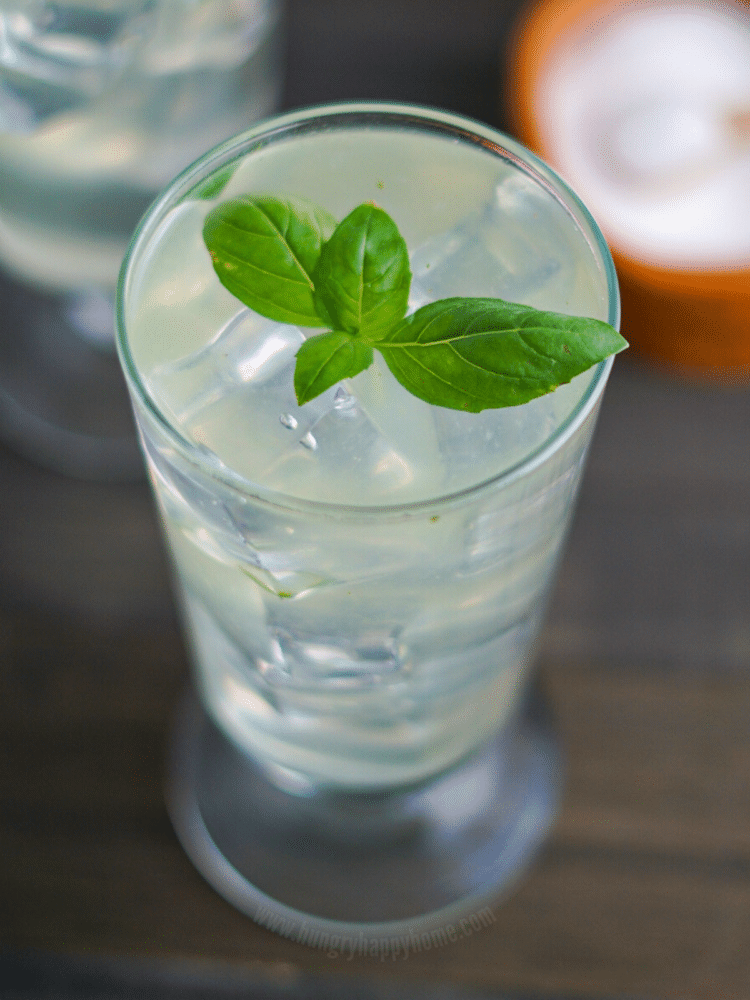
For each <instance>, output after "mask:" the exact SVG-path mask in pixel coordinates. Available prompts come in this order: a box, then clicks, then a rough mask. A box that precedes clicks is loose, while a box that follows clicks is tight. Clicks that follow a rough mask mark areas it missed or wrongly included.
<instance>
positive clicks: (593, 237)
mask: <svg viewBox="0 0 750 1000" xmlns="http://www.w3.org/2000/svg"><path fill="white" fill-rule="evenodd" d="M363 125H369V126H370V127H373V126H377V127H380V128H386V127H388V126H390V127H397V126H400V127H402V128H411V129H414V130H415V131H425V130H426V131H429V132H431V133H433V134H442V135H452V136H453V138H457V139H462V140H464V141H468V142H471V143H473V144H474V145H477V146H481V147H484V148H485V149H487V150H488V151H489V152H490V153H494V154H495V155H497V156H500V157H502V158H503V159H506V160H509V161H511V162H513V163H514V164H515V165H516V166H518V167H519V168H520V169H522V170H523V171H524V172H525V173H526V174H527V175H529V176H531V177H532V178H533V179H534V180H536V181H537V182H538V183H540V184H541V185H542V186H543V187H544V188H545V189H546V190H547V192H548V193H549V194H551V195H552V196H553V197H554V198H555V200H556V201H557V202H558V204H559V205H560V206H561V207H562V208H563V209H564V210H565V212H566V214H567V215H568V216H569V217H570V218H571V220H572V221H573V223H574V224H575V225H576V226H577V228H578V229H579V230H580V231H581V233H582V235H583V236H584V238H585V239H586V242H587V243H588V245H589V247H590V249H591V254H592V260H593V261H594V262H595V263H596V264H597V266H598V268H599V269H600V271H601V273H602V275H603V278H604V279H605V281H606V292H607V304H608V317H607V322H608V323H609V324H610V325H612V326H613V327H615V328H616V329H619V323H620V297H619V287H618V283H617V274H616V271H615V266H614V262H613V260H612V256H611V253H610V250H609V247H608V245H607V243H606V241H605V239H604V236H603V234H602V232H601V230H600V229H599V226H598V224H597V222H596V220H595V219H594V217H593V216H592V215H591V213H590V212H589V210H588V209H587V208H586V206H585V205H584V204H583V202H582V201H581V199H580V198H579V197H578V195H576V194H575V192H574V191H573V190H572V189H571V188H570V187H569V186H568V185H567V183H566V182H565V181H564V180H563V179H562V178H561V177H560V176H559V175H558V174H557V173H556V172H555V171H554V170H553V169H552V168H551V167H550V166H549V165H548V164H546V163H544V161H542V160H540V159H539V157H537V156H536V155H535V154H534V153H533V152H531V151H530V150H529V149H527V148H526V147H525V146H523V145H522V144H521V143H520V142H518V141H517V140H516V139H513V138H512V137H511V136H508V135H506V134H505V133H503V132H501V131H499V130H498V129H495V128H493V127H491V126H489V125H486V124H484V123H483V122H480V121H477V120H475V119H472V118H469V117H467V116H465V115H461V114H457V113H455V112H452V111H444V110H441V109H439V108H433V107H429V106H425V105H415V104H405V103H400V102H389V101H346V102H337V103H331V104H320V105H313V106H310V107H307V108H299V109H295V110H293V111H287V112H283V113H281V114H278V115H274V116H273V117H270V118H266V119H264V120H263V121H260V122H257V123H256V124H254V125H253V126H252V127H250V128H248V129H247V130H245V131H244V132H241V133H240V134H238V135H236V136H233V137H232V138H230V139H227V140H226V141H224V142H222V143H220V144H219V145H217V146H215V147H213V148H212V149H210V150H208V151H207V152H206V153H204V154H203V155H202V156H201V157H199V158H198V159H197V160H195V161H194V162H193V163H192V164H190V165H189V166H188V167H186V168H185V170H183V171H182V172H181V173H180V174H178V175H177V177H175V179H174V180H173V181H172V182H171V183H170V184H168V185H167V187H166V188H164V189H163V190H162V192H161V193H160V194H159V195H158V196H157V197H156V199H155V200H154V201H153V202H152V204H151V205H150V207H149V208H148V209H147V210H146V212H145V214H144V215H143V216H142V218H141V220H140V222H139V224H138V226H137V227H136V229H135V231H134V233H133V235H132V238H131V240H130V244H129V247H128V250H127V252H126V254H125V257H124V259H123V262H122V267H121V269H120V277H119V281H118V286H117V293H116V301H115V332H116V346H117V352H118V354H119V357H120V364H121V367H122V369H123V372H124V375H125V379H126V381H127V383H128V388H129V390H130V393H131V396H133V397H135V398H136V399H137V400H138V402H139V404H140V405H141V406H142V407H143V408H144V409H145V411H146V413H147V414H148V416H149V417H150V419H152V420H155V421H156V423H157V424H158V426H159V429H160V431H161V432H162V433H163V434H165V435H166V437H167V438H168V439H169V441H170V444H171V445H172V446H173V447H174V448H175V449H176V451H177V452H178V453H179V454H180V455H181V457H182V458H183V459H184V460H185V461H187V462H188V464H190V465H193V466H194V467H196V468H198V469H200V470H201V472H202V473H203V474H205V475H207V476H209V477H210V478H211V479H214V480H217V481H218V482H220V483H222V485H224V486H225V487H229V488H230V489H232V490H234V491H237V492H239V493H241V494H243V495H245V496H251V497H253V498H254V499H256V500H261V501H264V502H266V503H270V504H272V505H274V506H276V507H283V508H286V509H294V510H298V511H309V512H310V513H319V514H323V513H328V514H336V515H342V514H350V515H357V514H360V515H377V514H383V515H385V514H405V513H409V512H412V513H415V514H416V513H421V512H424V511H425V510H427V509H432V508H434V507H446V506H451V505H452V504H453V503H460V502H462V501H465V500H467V499H468V498H471V497H474V496H477V495H478V494H480V493H485V492H487V491H489V490H492V489H500V488H502V487H503V486H505V485H509V484H510V483H511V482H514V481H516V480H518V479H520V478H522V477H523V476H525V475H528V474H529V473H530V472H532V471H533V470H534V469H536V468H538V467H539V466H541V465H543V464H544V462H546V461H547V460H548V459H549V458H551V457H552V455H554V454H555V453H556V452H557V451H559V449H560V448H561V447H562V446H563V445H564V444H565V442H566V441H567V440H569V439H570V437H572V435H573V434H574V433H575V431H576V430H577V429H578V427H579V426H580V425H581V424H582V423H583V422H584V421H585V420H586V419H587V417H588V416H589V414H590V413H591V411H592V410H593V409H594V407H595V406H596V405H597V403H598V400H599V398H600V396H601V395H602V392H603V391H604V387H605V385H606V382H607V378H608V375H609V371H610V369H611V367H612V364H613V362H614V357H609V358H607V359H606V360H605V361H602V362H600V363H599V364H598V365H596V366H595V369H596V370H595V372H594V374H593V376H592V378H591V381H590V382H589V385H588V386H587V387H586V389H585V390H584V392H583V393H582V395H581V398H580V399H579V400H578V402H577V403H576V405H575V407H574V408H573V410H572V411H571V412H570V413H569V414H568V416H567V417H566V418H565V419H564V420H563V421H561V422H560V423H559V424H557V425H556V427H555V428H554V430H553V431H552V432H551V433H550V434H549V435H548V436H547V437H546V438H545V439H544V441H543V442H542V443H541V444H540V445H538V446H537V447H536V448H534V449H533V450H532V451H531V452H530V453H529V454H527V455H526V456H525V457H524V458H522V459H521V460H519V461H518V462H516V463H514V464H513V465H511V466H510V467H509V468H507V469H504V470H502V471H501V472H499V473H496V474H495V475H493V476H490V477H488V478H486V479H482V480H480V481H479V482H476V483H472V484H471V485H469V486H466V487H463V488H462V489H460V490H455V491H451V492H447V493H443V494H439V495H436V496H434V497H427V498H424V499H421V500H413V501H405V502H401V503H380V504H352V503H335V502H331V501H324V500H312V499H306V498H304V497H297V496H295V495H293V494H288V493H284V492H282V491H280V490H276V489H273V488H271V487H267V486H265V485H264V484H262V483H258V482H255V481H254V480H251V479H247V478H246V477H244V476H242V475H240V474H239V473H237V472H234V471H233V470H232V469H231V468H229V467H228V466H225V465H223V463H221V464H220V463H219V462H218V460H217V461H216V462H213V461H212V460H211V456H210V453H207V452H205V451H202V450H200V449H199V448H198V446H197V445H196V444H195V443H194V442H193V441H191V440H190V439H189V438H188V437H186V436H185V435H183V433H182V432H181V431H180V429H179V428H178V427H177V426H175V424H174V423H173V421H172V420H170V418H169V417H168V416H167V415H166V414H165V413H164V412H163V409H162V408H161V407H160V405H159V403H158V402H157V400H156V399H154V398H153V397H152V395H151V394H150V393H149V392H148V390H147V388H146V385H145V383H144V380H143V379H142V377H141V375H140V372H139V371H138V367H137V365H136V363H135V360H134V358H133V355H132V352H131V350H130V345H129V342H128V336H127V329H126V321H125V304H126V301H127V298H128V291H129V287H130V282H131V279H132V275H133V273H134V272H135V270H136V268H137V265H138V258H139V256H140V253H141V251H142V250H144V249H145V248H147V247H148V246H149V244H150V242H151V240H152V238H153V237H154V234H155V233H156V232H158V229H159V226H160V225H161V223H162V221H163V218H164V215H165V213H166V211H168V210H169V209H171V208H173V207H174V206H176V205H177V204H179V202H180V201H181V200H182V198H183V197H184V196H185V195H186V194H188V193H189V191H190V190H191V189H193V188H195V187H196V186H197V184H198V183H200V182H201V181H204V180H205V179H206V178H207V177H208V176H210V174H212V173H215V172H216V171H218V170H220V169H221V167H222V166H224V165H226V164H227V163H228V162H230V161H232V160H235V159H238V158H239V157H240V156H247V155H249V154H251V153H252V151H253V149H255V148H258V147H259V146H261V145H262V146H266V145H267V144H268V142H270V141H280V140H282V139H284V138H290V137H292V136H294V135H295V134H300V135H304V134H305V133H308V132H312V131H316V130H318V129H319V128H320V127H321V126H324V127H328V128H329V129H334V128H335V129H346V128H354V127H362V126H363Z"/></svg>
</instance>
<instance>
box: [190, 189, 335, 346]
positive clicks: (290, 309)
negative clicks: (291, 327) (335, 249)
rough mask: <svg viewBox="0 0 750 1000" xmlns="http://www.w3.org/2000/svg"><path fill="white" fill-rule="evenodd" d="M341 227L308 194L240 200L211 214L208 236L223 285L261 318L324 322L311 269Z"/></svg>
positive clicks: (303, 323) (309, 323)
mask: <svg viewBox="0 0 750 1000" xmlns="http://www.w3.org/2000/svg"><path fill="white" fill-rule="evenodd" d="M335 227H336V220H335V219H334V218H333V216H332V215H330V214H329V213H328V212H326V211H325V209H322V208H320V207H318V206H317V205H314V204H313V203H312V202H308V201H306V200H305V199H303V198H294V197H286V198H274V197H270V196H260V197H251V196H245V197H241V198H235V199H233V200H231V201H226V202H223V203H222V204H220V205H217V206H216V207H215V208H214V209H212V211H210V212H209V213H208V215H207V216H206V219H205V222H204V225H203V239H204V241H205V244H206V247H207V248H208V251H209V253H210V254H211V259H212V261H213V265H214V270H215V271H216V273H217V275H218V276H219V280H220V281H221V283H222V285H224V287H225V288H226V289H227V290H228V291H230V292H231V293H232V295H235V296H236V297H237V298H238V299H239V300H240V301H241V302H244V304H245V305H246V306H250V308H251V309H254V310H255V311H256V312H258V313H260V314H261V316H265V317H267V318H268V319H273V320H277V321H278V322H281V323H295V324H297V326H318V327H319V326H324V325H326V320H325V317H324V318H323V319H321V317H320V316H319V314H318V312H317V310H316V308H315V303H314V302H313V289H314V286H313V279H312V273H313V271H314V270H315V266H316V264H317V263H318V258H319V256H320V250H321V247H322V246H323V244H324V242H325V241H326V240H327V239H328V237H329V236H330V235H331V233H332V232H333V230H334V229H335Z"/></svg>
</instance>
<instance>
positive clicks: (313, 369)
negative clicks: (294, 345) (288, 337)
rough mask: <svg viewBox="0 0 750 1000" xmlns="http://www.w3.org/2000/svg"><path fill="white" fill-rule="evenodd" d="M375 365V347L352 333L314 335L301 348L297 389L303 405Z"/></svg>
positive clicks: (296, 373)
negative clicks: (373, 348) (373, 362)
mask: <svg viewBox="0 0 750 1000" xmlns="http://www.w3.org/2000/svg"><path fill="white" fill-rule="evenodd" d="M371 364H372V347H371V346H370V345H369V344H367V343H365V342H364V341H362V340H357V338H356V337H353V336H352V335H351V334H349V333H342V332H340V331H333V330H332V331H329V332H328V333H319V334H318V335H317V336H315V337H310V338H309V339H308V340H306V341H305V342H304V344H303V345H302V347H300V349H299V350H298V351H297V366H296V368H295V369H294V391H295V393H296V395H297V402H298V403H299V405H300V406H302V405H303V403H308V402H309V401H310V400H311V399H315V397H316V396H319V395H320V394H321V392H325V391H326V389H330V388H331V386H332V385H336V383H337V382H340V381H341V380H342V379H345V378H353V377H354V376H355V375H359V373H360V372H363V371H364V370H365V369H366V368H369V367H370V365H371Z"/></svg>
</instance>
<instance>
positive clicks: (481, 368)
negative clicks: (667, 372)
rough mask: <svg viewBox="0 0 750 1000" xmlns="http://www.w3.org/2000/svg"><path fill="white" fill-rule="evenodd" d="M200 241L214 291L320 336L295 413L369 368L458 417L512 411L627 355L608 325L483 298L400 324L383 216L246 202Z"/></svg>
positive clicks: (404, 274)
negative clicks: (379, 363) (220, 288)
mask: <svg viewBox="0 0 750 1000" xmlns="http://www.w3.org/2000/svg"><path fill="white" fill-rule="evenodd" d="M203 238H204V240H205V243H206V247H207V249H208V251H209V253H210V254H211V258H212V260H213V265H214V269H215V271H216V273H217V275H218V276H219V280H220V281H221V283H222V284H223V285H224V286H225V287H226V288H227V289H228V290H229V291H230V292H231V293H232V294H233V295H235V296H236V297H237V298H238V299H240V301H241V302H244V304H245V305H247V306H249V307H250V308H251V309H254V310H255V311H256V312H258V313H260V314H261V315H262V316H265V317H267V318H268V319H273V320H278V321H280V322H284V323H294V324H296V325H298V326H305V327H326V328H327V332H326V333H321V334H317V335H315V336H312V337H309V338H308V339H307V340H306V341H305V342H304V344H303V345H302V346H301V347H300V349H299V351H298V352H297V362H296V368H295V373H294V389H295V393H296V395H297V402H298V403H299V404H300V405H302V404H303V403H307V402H309V401H310V400H311V399H314V398H315V397H316V396H318V395H320V393H321V392H324V391H325V390H326V389H328V388H330V387H331V386H332V385H335V384H336V383H337V382H340V381H341V380H342V379H345V378H353V377H354V376H355V375H358V374H359V373H360V372H362V371H364V370H365V369H366V368H368V367H369V366H370V365H371V364H372V360H373V349H376V350H378V351H379V352H380V353H381V354H382V356H383V358H384V359H385V362H386V364H387V365H388V367H389V368H390V370H391V371H392V372H393V374H394V376H395V377H396V378H397V379H398V381H399V382H400V383H401V384H402V385H403V386H404V387H405V388H406V389H408V390H409V392H411V393H412V394H413V395H415V396H418V397H419V398H420V399H423V400H424V401H425V402H427V403H431V404H433V405H435V406H445V407H449V408H451V409H455V410H468V411H471V412H473V413H477V412H479V411H480V410H484V409H489V408H494V407H501V406H517V405H518V404H520V403H527V402H528V401H529V400H531V399H534V398H536V397H537V396H543V395H545V394H546V393H548V392H552V391H553V390H554V389H556V388H557V387H558V386H559V385H562V384H563V383H565V382H570V380H571V379H572V378H574V377H575V376H576V375H580V374H581V372H584V371H586V370H587V369H588V368H591V366H592V365H595V364H597V363H598V362H600V361H603V360H604V359H605V358H607V357H609V356H610V355H611V354H616V353H618V352H619V351H621V350H623V349H624V348H625V347H627V342H626V341H625V340H624V339H623V337H621V336H620V334H619V333H618V332H617V331H616V330H615V329H614V328H613V327H611V326H609V325H608V324H607V323H604V322H602V321H601V320H596V319H587V318H583V317H576V316H568V315H565V314H563V313H555V312H542V311H540V310H538V309H533V308H532V307H530V306H525V305H519V304H517V303H512V302H505V301H503V300H502V299H489V298H449V299H441V300H439V301H437V302H432V303H430V304H429V305H426V306H423V307H422V308H421V309H417V311H416V312H414V313H412V314H411V315H410V316H406V310H407V306H408V298H409V287H410V284H411V271H410V268H409V253H408V249H407V247H406V243H405V242H404V239H403V237H402V236H401V234H400V233H399V231H398V228H397V227H396V224H395V222H394V221H393V220H392V219H391V218H390V216H389V215H387V214H386V212H384V211H383V209H382V208H378V207H377V206H375V205H372V204H364V205H359V206H358V207H357V208H355V209H354V210H353V211H352V212H350V213H349V215H347V217H346V218H345V219H344V220H343V221H342V222H340V223H339V224H338V225H337V224H336V221H335V219H334V218H333V217H332V216H331V215H330V214H329V213H328V212H327V211H326V210H325V209H323V208H320V207H319V206H317V205H314V204H312V203H311V202H309V201H306V200H305V199H302V198H297V197H284V198H279V197H273V196H261V197H256V196H249V195H248V196H245V197H242V198H237V199H234V200H231V201H226V202H223V203H221V204H219V205H217V206H216V207H215V208H214V209H212V210H211V212H209V214H208V216H207V217H206V220H205V223H204V227H203Z"/></svg>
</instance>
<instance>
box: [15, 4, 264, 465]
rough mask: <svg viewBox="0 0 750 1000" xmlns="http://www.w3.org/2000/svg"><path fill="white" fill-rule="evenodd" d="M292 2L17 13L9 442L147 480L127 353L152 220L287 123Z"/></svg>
mask: <svg viewBox="0 0 750 1000" xmlns="http://www.w3.org/2000/svg"><path fill="white" fill-rule="evenodd" d="M282 18H283V9H282V3H281V2H280V0H242V2H240V3H237V2H229V0H200V2H195V0H158V2H148V0H120V2H118V3H112V2H109V3H105V2H98V0H71V2H68V3H64V4H51V3H43V4H36V5H30V4H27V3H20V2H15V3H13V2H2V3H0V28H1V29H2V33H3V40H4V46H3V50H2V52H3V57H2V58H1V59H0V303H1V304H2V323H1V325H0V436H2V437H3V438H4V439H5V440H6V441H7V442H9V443H10V444H11V445H12V446H14V447H15V448H16V449H18V450H19V451H21V452H22V453H24V454H26V455H27V456H29V457H31V458H32V459H34V460H35V461H38V462H40V463H41V464H43V465H47V466H50V467H52V468H55V469H57V470H59V471H62V472H66V473H70V474H73V475H77V476H82V477H84V478H97V479H118V478H130V477H132V476H135V475H138V474H140V469H141V461H140V457H139V455H138V452H137V447H136V443H135V437H134V433H133V429H132V417H131V413H130V407H129V404H128V401H127V394H126V392H125V389H124V386H123V385H122V377H121V374H120V371H119V367H118V365H117V360H116V355H115V351H114V323H113V297H114V289H115V285H116V282H117V275H118V271H119V268H120V264H121V261H122V257H123V256H124V253H125V250H126V248H127V244H128V241H129V239H130V236H131V235H132V231H133V229H134V228H135V226H136V224H137V222H138V220H139V218H140V217H141V215H142V214H143V212H144V211H145V210H146V208H147V207H148V205H149V204H150V202H151V201H152V200H153V198H154V197H155V195H156V193H157V192H158V191H159V190H160V189H161V188H162V187H163V186H164V185H165V184H166V183H167V182H168V181H169V180H170V179H171V178H172V177H174V176H175V174H177V173H179V171H180V170H182V169H183V168H184V167H185V166H187V164H188V163H190V162H191V161H192V160H194V159H196V158H197V157H198V156H199V155H201V154H202V153H203V152H204V151H205V149H207V148H209V147H211V146H212V145H215V144H216V143H217V142H219V141H221V140H222V139H225V138H227V137H229V136H230V135H233V134H235V133H237V132H239V131H241V130H242V129H244V128H247V127H248V126H249V125H250V124H252V123H253V122H254V121H256V120H258V119H260V118H263V117H265V116H266V115H268V114H269V113H271V112H272V111H273V110H275V109H276V107H277V106H278V103H279V101H280V99H281V84H282V74H281V67H282V52H281V43H282V25H283V20H282Z"/></svg>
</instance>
